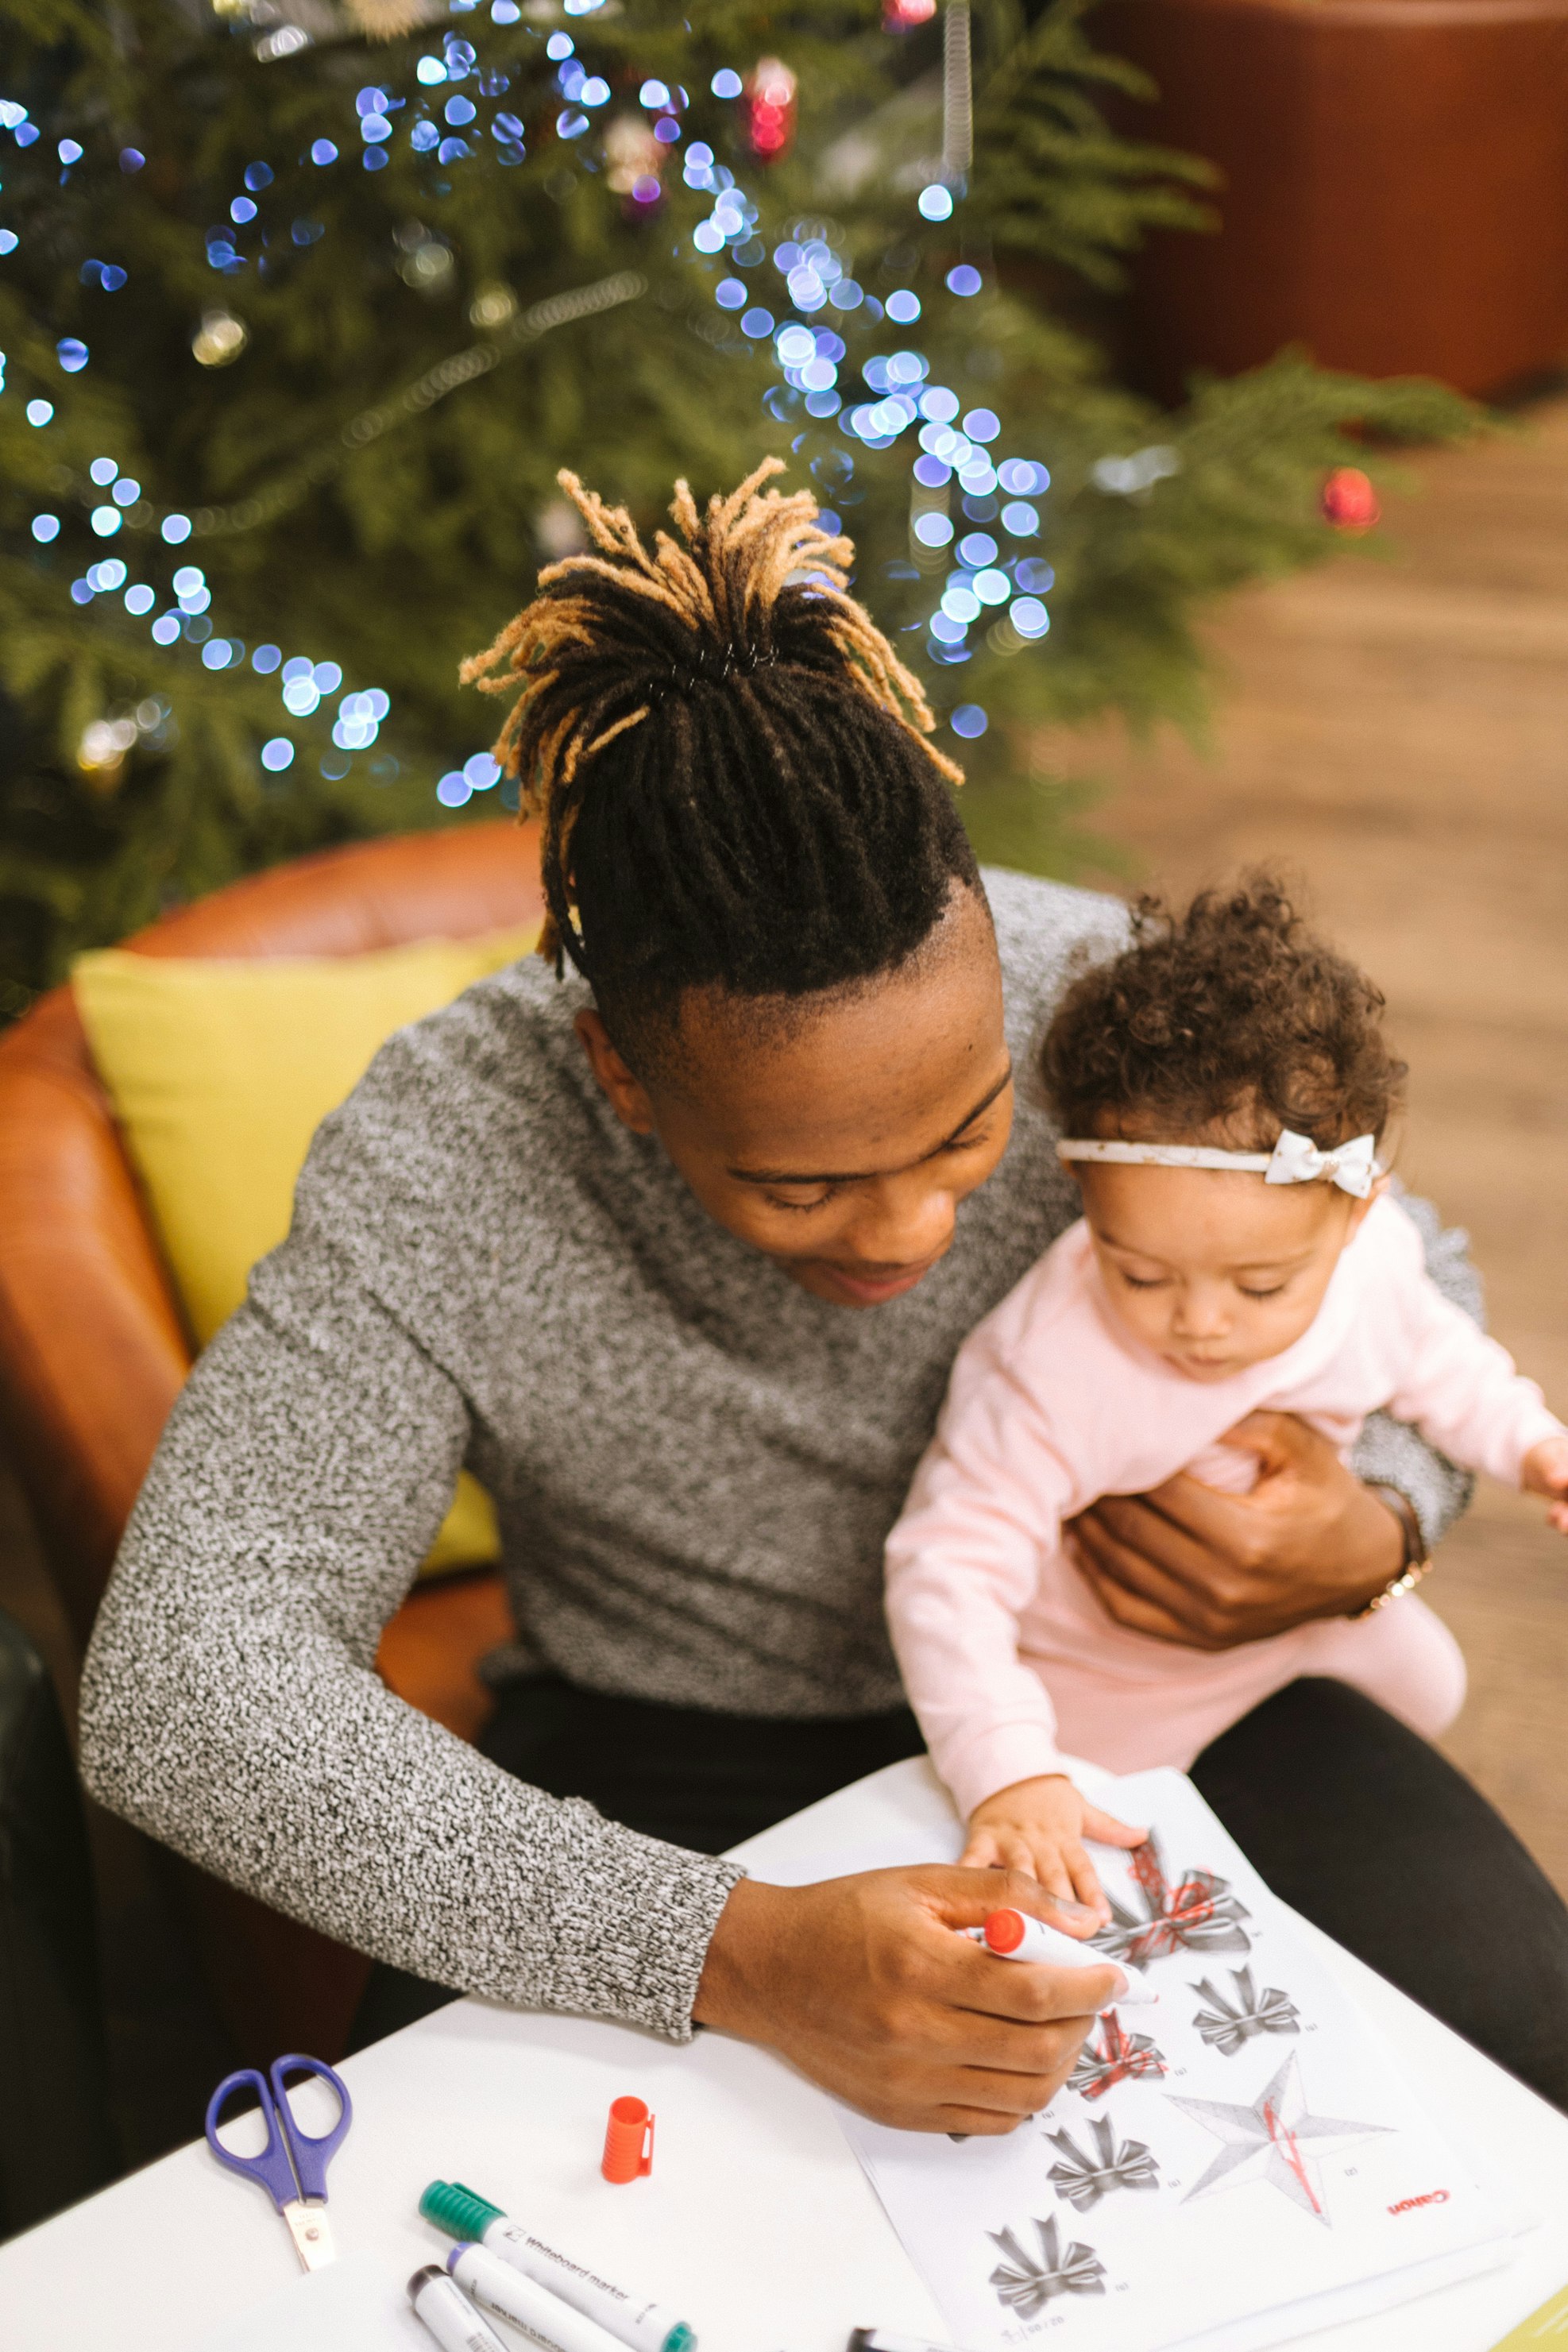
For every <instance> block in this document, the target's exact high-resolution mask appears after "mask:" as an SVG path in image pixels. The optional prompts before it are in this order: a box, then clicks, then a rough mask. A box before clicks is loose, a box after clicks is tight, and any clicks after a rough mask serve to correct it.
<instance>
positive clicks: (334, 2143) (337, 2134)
mask: <svg viewBox="0 0 1568 2352" xmlns="http://www.w3.org/2000/svg"><path fill="white" fill-rule="evenodd" d="M290 2074H294V2075H299V2074H310V2075H313V2076H314V2077H315V2078H316V2080H317V2081H318V2082H321V2083H325V2084H327V2085H328V2087H329V2089H331V2090H333V2091H335V2092H336V2093H337V2096H338V2106H339V2115H338V2119H337V2122H336V2123H335V2124H334V2125H333V2126H332V2127H331V2131H329V2132H322V2133H321V2134H320V2136H317V2135H315V2134H312V2133H310V2132H308V2131H301V2130H300V2122H299V2118H298V2116H296V2115H295V2113H294V2110H293V2108H292V2107H291V2106H290V2105H289V2085H288V2078H289V2075H290ZM272 2095H273V2098H274V2099H275V2100H276V2102H277V2105H278V2114H279V2120H280V2122H281V2124H282V2127H283V2130H284V2132H285V2134H286V2135H287V2137H288V2141H289V2148H290V2150H291V2151H292V2154H293V2158H294V2169H295V2171H296V2172H297V2173H298V2175H299V2177H300V2195H301V2196H302V2197H325V2195H326V2193H327V2167H328V2165H329V2164H330V2163H331V2160H332V2158H333V2156H334V2154H335V2153H336V2151H337V2150H338V2149H339V2148H340V2147H342V2143H343V2141H344V2140H345V2139H346V2138H347V2137H348V2129H349V2126H350V2125H351V2124H352V2123H353V2119H354V2111H353V2100H352V2099H351V2098H350V2097H349V2086H348V2084H346V2083H345V2082H344V2080H343V2078H342V2075H341V2074H338V2073H337V2072H336V2071H335V2069H334V2068H332V2067H331V2066H329V2065H327V2064H326V2063H324V2061H323V2060H321V2059H320V2058H303V2057H300V2056H299V2055H295V2056H294V2057H292V2058H275V2059H274V2060H273V2061H272Z"/></svg>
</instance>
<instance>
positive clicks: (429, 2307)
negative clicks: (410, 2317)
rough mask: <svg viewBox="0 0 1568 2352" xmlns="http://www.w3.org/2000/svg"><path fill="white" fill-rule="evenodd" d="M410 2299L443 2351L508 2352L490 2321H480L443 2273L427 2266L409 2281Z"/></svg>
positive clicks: (431, 2264) (465, 2297) (434, 2267)
mask: <svg viewBox="0 0 1568 2352" xmlns="http://www.w3.org/2000/svg"><path fill="white" fill-rule="evenodd" d="M408 2300H409V2302H410V2303H411V2304H412V2305H414V2308H415V2310H416V2312H417V2313H418V2315H419V2317H420V2318H421V2320H423V2322H424V2324H425V2326H426V2327H427V2328H428V2329H429V2331H430V2333H431V2335H432V2336H434V2337H435V2338H436V2341H437V2344H439V2345H440V2347H441V2352H506V2347H505V2345H504V2344H503V2343H502V2342H501V2340H500V2336H498V2335H497V2334H496V2332H495V2329H494V2328H493V2327H492V2326H490V2324H489V2320H487V2319H481V2318H480V2316H479V2313H478V2312H477V2311H476V2310H475V2309H474V2306H473V2305H472V2304H471V2303H470V2302H469V2301H468V2296H467V2295H466V2294H460V2293H459V2292H458V2289H457V2288H456V2287H455V2286H454V2285H453V2284H452V2282H451V2280H450V2279H449V2278H448V2277H447V2273H446V2272H445V2271H444V2270H438V2269H437V2266H436V2264H435V2263H426V2266H425V2268H424V2269H423V2270H422V2271H416V2272H415V2273H414V2276H413V2277H412V2278H411V2279H410V2280H409V2282H408Z"/></svg>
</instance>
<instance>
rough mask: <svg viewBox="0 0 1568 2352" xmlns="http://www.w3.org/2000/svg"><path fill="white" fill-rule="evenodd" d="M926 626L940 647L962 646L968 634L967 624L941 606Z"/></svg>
mask: <svg viewBox="0 0 1568 2352" xmlns="http://www.w3.org/2000/svg"><path fill="white" fill-rule="evenodd" d="M926 625H927V627H928V628H929V629H930V631H931V635H932V636H933V637H934V638H935V639H936V641H937V643H938V645H939V646H961V645H962V644H963V640H964V636H965V634H966V625H965V623H963V621H960V620H958V619H956V618H955V617H954V615H953V614H951V613H949V612H947V611H946V610H945V609H944V608H943V607H942V606H939V607H938V609H937V610H936V611H935V612H934V613H933V614H931V619H930V621H929V622H928V623H927V624H926Z"/></svg>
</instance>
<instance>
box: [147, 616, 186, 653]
mask: <svg viewBox="0 0 1568 2352" xmlns="http://www.w3.org/2000/svg"><path fill="white" fill-rule="evenodd" d="M179 634H180V616H179V614H178V613H160V614H159V615H158V617H157V619H156V620H155V621H154V622H153V644H154V645H157V646H172V645H173V644H174V640H175V638H176V637H177V636H178V635H179Z"/></svg>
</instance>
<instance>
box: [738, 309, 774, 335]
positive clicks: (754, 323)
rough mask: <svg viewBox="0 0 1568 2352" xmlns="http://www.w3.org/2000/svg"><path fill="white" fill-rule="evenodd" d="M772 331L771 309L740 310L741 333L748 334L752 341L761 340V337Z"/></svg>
mask: <svg viewBox="0 0 1568 2352" xmlns="http://www.w3.org/2000/svg"><path fill="white" fill-rule="evenodd" d="M741 332H742V334H743V335H750V337H751V338H752V341H753V342H761V341H762V339H763V336H764V335H771V334H772V333H773V312H772V311H771V310H762V309H761V308H758V309H756V310H743V311H742V314H741Z"/></svg>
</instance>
